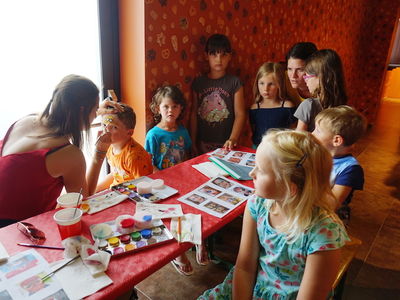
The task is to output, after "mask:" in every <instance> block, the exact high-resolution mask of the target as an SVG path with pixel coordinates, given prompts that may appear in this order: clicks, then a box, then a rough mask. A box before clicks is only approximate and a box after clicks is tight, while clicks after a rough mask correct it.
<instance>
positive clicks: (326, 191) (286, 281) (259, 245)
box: [199, 130, 348, 299]
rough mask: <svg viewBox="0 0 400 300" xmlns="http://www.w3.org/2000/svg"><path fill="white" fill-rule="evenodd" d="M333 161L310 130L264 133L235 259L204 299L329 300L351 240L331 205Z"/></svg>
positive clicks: (203, 296)
mask: <svg viewBox="0 0 400 300" xmlns="http://www.w3.org/2000/svg"><path fill="white" fill-rule="evenodd" d="M331 161H332V160H331V158H330V157H329V153H328V152H327V151H326V150H325V149H324V147H323V146H321V145H320V144H319V143H318V141H317V140H316V139H315V138H314V137H313V136H312V135H311V134H309V133H307V132H296V131H292V130H287V131H270V132H268V133H267V135H265V136H264V137H263V139H262V142H261V144H260V146H259V147H258V149H257V152H256V166H255V167H254V169H253V170H252V171H251V172H250V175H251V176H252V178H253V181H254V186H255V191H256V192H255V196H254V198H252V199H250V200H249V201H248V203H247V207H246V210H245V215H244V220H243V229H242V238H241V243H240V249H239V254H238V257H237V260H236V265H235V267H234V268H232V270H231V271H230V272H229V274H228V275H227V277H226V279H225V281H224V282H223V283H221V284H220V285H218V286H216V287H215V288H214V289H211V290H208V291H206V292H205V293H204V294H203V295H202V296H200V297H199V299H231V298H233V299H326V297H327V296H328V294H329V292H330V290H331V289H332V284H333V282H334V280H335V277H336V274H337V272H338V268H339V262H340V248H341V247H342V246H343V245H344V243H345V241H346V240H348V236H347V234H346V231H345V229H344V226H343V224H342V223H341V222H340V220H339V219H338V217H337V216H336V215H335V214H334V213H333V212H332V211H331V209H330V208H329V204H328V198H329V197H332V194H331V190H330V185H329V175H330V172H331V168H332V162H331Z"/></svg>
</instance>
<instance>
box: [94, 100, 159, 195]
mask: <svg viewBox="0 0 400 300" xmlns="http://www.w3.org/2000/svg"><path fill="white" fill-rule="evenodd" d="M118 105H119V107H120V108H119V109H118V111H117V112H115V113H112V114H103V115H102V126H103V128H104V131H105V132H106V133H108V135H109V137H110V139H111V146H110V147H109V148H108V150H107V151H99V150H97V149H96V154H97V155H96V157H98V158H99V159H102V158H101V157H103V158H104V155H106V157H107V160H108V163H109V165H110V169H111V172H110V173H109V174H108V175H107V176H106V177H105V178H104V179H103V180H102V181H101V182H100V183H98V184H97V178H95V179H94V178H92V180H91V181H90V190H91V191H93V190H94V186H95V184H97V187H96V188H95V190H96V192H97V191H101V190H104V189H106V188H109V187H110V186H114V185H117V184H120V183H122V182H124V181H128V180H133V179H136V178H138V177H141V176H145V175H149V174H151V173H152V172H153V165H152V162H151V155H150V154H149V153H147V152H146V150H144V148H143V147H142V146H141V145H140V144H139V143H137V142H136V141H135V140H134V138H133V137H132V134H133V131H134V129H135V125H136V115H135V112H134V111H133V109H132V108H131V107H130V106H128V105H126V104H124V103H118Z"/></svg>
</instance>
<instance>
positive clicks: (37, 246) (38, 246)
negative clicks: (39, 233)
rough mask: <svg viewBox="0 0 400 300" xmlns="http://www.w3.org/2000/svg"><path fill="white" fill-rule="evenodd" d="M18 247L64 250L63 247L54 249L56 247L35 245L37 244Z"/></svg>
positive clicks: (21, 244)
mask: <svg viewBox="0 0 400 300" xmlns="http://www.w3.org/2000/svg"><path fill="white" fill-rule="evenodd" d="M17 245H20V246H24V247H32V248H44V249H55V250H64V248H63V247H54V246H45V245H35V244H26V243H17Z"/></svg>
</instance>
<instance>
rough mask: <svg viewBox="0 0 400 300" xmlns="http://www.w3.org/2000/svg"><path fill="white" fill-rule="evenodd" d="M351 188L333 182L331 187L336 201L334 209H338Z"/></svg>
mask: <svg viewBox="0 0 400 300" xmlns="http://www.w3.org/2000/svg"><path fill="white" fill-rule="evenodd" d="M352 190H353V188H352V187H351V186H345V185H340V184H335V185H334V186H333V188H332V193H333V195H334V196H335V198H336V203H335V206H334V209H335V210H336V209H338V208H339V207H340V205H341V204H342V203H343V202H344V200H346V198H347V197H348V196H349V195H350V193H351V191H352Z"/></svg>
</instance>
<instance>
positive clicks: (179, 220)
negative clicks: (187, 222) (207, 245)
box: [176, 217, 182, 243]
mask: <svg viewBox="0 0 400 300" xmlns="http://www.w3.org/2000/svg"><path fill="white" fill-rule="evenodd" d="M176 235H177V238H178V242H179V243H180V242H181V240H182V221H181V217H178V224H177V226H176Z"/></svg>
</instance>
